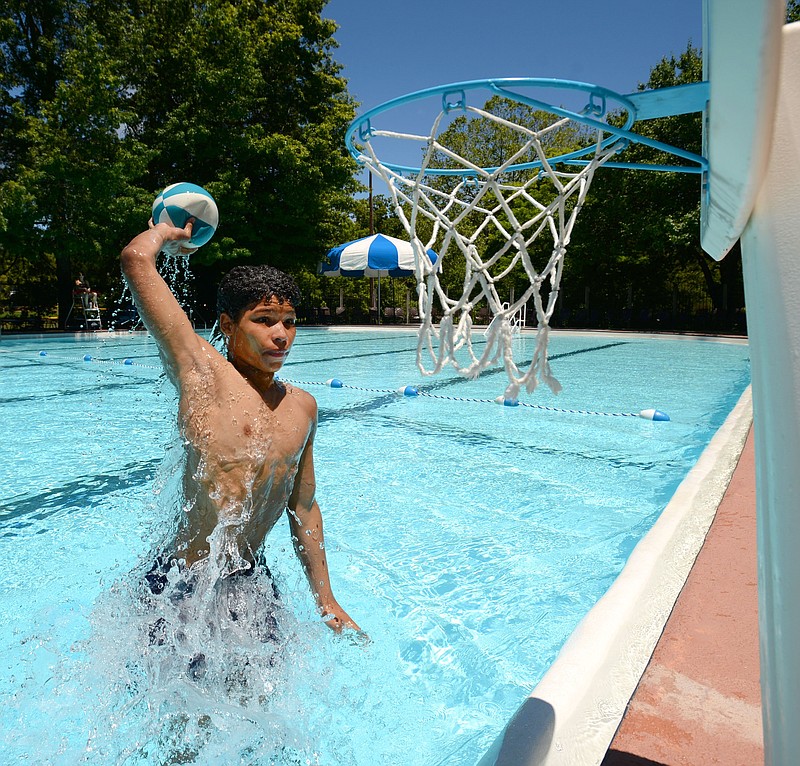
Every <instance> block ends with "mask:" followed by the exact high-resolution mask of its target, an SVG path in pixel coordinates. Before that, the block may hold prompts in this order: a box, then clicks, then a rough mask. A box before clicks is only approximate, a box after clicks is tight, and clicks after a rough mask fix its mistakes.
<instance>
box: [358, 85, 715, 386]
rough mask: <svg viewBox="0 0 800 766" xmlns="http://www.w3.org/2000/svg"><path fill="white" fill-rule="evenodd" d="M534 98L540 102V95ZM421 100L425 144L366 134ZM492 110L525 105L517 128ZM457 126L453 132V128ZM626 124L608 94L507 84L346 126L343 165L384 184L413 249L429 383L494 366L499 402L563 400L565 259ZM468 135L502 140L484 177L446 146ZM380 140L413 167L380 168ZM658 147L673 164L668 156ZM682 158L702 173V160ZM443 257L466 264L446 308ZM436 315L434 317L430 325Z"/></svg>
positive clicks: (448, 90)
mask: <svg viewBox="0 0 800 766" xmlns="http://www.w3.org/2000/svg"><path fill="white" fill-rule="evenodd" d="M554 89H555V90H558V91H559V92H560V94H561V95H562V96H564V95H565V94H566V96H569V97H570V98H572V100H573V101H575V100H576V98H577V105H576V106H575V107H574V108H570V107H568V106H556V105H555V104H554V103H553V102H554V101H555V99H554V98H552V97H551V95H550V94H551V93H552V91H553V90H554ZM475 91H483V92H484V93H487V92H488V94H489V95H490V96H499V97H500V99H492V100H491V101H488V102H486V103H482V105H481V106H475V105H472V104H470V103H469V97H470V96H472V97H473V100H474V97H475ZM542 91H544V92H545V93H546V97H545V98H542V97H541V96H540V95H539V93H541V92H542ZM425 99H429V100H430V99H436V108H435V109H434V110H433V114H434V117H433V121H432V125H431V129H430V131H429V132H428V134H427V135H418V134H414V133H411V132H402V131H388V130H381V129H378V128H376V127H375V125H374V121H375V118H376V117H378V116H379V115H382V114H383V113H385V112H388V111H392V110H397V109H398V108H400V107H402V106H404V105H406V104H409V103H411V102H418V101H422V100H425ZM483 100H485V96H484V99H483ZM493 103H494V104H495V105H498V106H499V107H502V106H503V105H508V104H514V105H522V111H521V113H522V112H524V116H525V117H526V119H524V120H523V119H515V116H516V115H509V114H503V113H502V112H503V109H502V108H494V107H493V106H492V104H493ZM454 118H461V120H462V122H461V123H460V124H459V123H454ZM635 119H636V106H635V105H634V103H633V101H632V99H630V98H629V97H626V96H622V95H620V94H618V93H615V92H613V91H610V90H608V89H606V88H601V87H598V86H595V85H589V84H587V83H578V82H572V81H567V80H541V79H532V78H515V79H505V80H476V81H471V82H465V83H456V84H453V85H443V86H440V87H437V88H430V89H428V90H423V91H419V92H417V93H412V94H410V95H408V96H404V97H402V98H399V99H394V100H393V101H389V102H387V103H385V104H383V105H381V106H379V107H376V108H375V109H372V110H370V111H369V112H367V113H366V114H364V115H363V116H362V117H361V118H359V119H358V120H356V121H355V122H354V123H353V124H352V125H351V126H350V128H349V130H348V133H347V137H346V142H347V146H348V148H349V150H350V152H351V154H352V155H353V156H354V157H355V158H356V159H357V160H358V161H359V162H360V163H362V164H363V165H365V166H366V167H368V168H369V169H370V171H372V172H374V173H376V174H377V175H378V176H379V177H380V178H382V179H383V181H384V183H385V184H386V185H387V187H388V189H389V192H390V195H391V199H392V205H393V207H394V211H395V214H396V215H397V216H398V217H399V218H400V220H401V222H402V224H403V226H404V228H405V229H406V232H407V233H408V235H409V237H410V239H411V244H412V246H413V248H414V252H415V260H416V280H417V294H418V298H419V313H420V320H421V325H420V330H419V338H418V344H417V364H418V366H419V369H420V371H421V372H422V373H423V374H426V375H433V374H436V373H438V372H440V371H441V370H442V369H443V368H444V367H445V366H447V365H451V366H452V367H453V368H454V369H455V370H456V371H457V372H458V373H460V374H461V375H464V376H465V377H469V378H474V377H477V376H478V375H479V374H480V373H481V371H483V370H485V369H486V368H488V367H489V366H490V365H492V364H494V363H496V362H497V361H498V360H499V359H502V363H503V366H504V368H505V371H506V375H507V377H508V386H507V388H506V391H505V397H506V398H507V399H516V398H517V396H518V394H519V391H520V389H522V388H525V389H526V390H527V391H528V392H529V393H531V392H532V391H533V390H534V389H535V388H536V386H537V385H538V383H539V382H544V383H546V384H547V385H548V386H549V387H550V388H551V389H552V390H553V391H554V392H558V391H559V390H560V388H561V386H560V384H559V383H558V381H557V380H556V379H555V377H554V376H553V374H552V372H551V370H550V364H549V362H548V357H547V344H548V338H549V332H550V320H551V317H552V315H553V311H554V309H555V305H556V301H557V298H558V294H559V288H560V283H561V273H562V269H563V263H564V255H565V253H566V249H567V246H568V244H569V241H570V237H571V235H572V230H573V227H574V225H575V221H576V218H577V216H578V213H579V212H580V209H581V206H582V205H583V202H584V200H585V199H586V194H587V193H588V191H589V187H590V185H591V181H592V178H593V176H594V173H595V171H596V170H597V168H599V167H601V166H602V165H604V164H606V163H608V162H609V161H610V160H611V158H612V157H614V155H616V154H617V153H618V152H619V151H621V150H622V149H624V148H625V147H626V146H627V145H628V144H629V143H630V141H631V140H640V137H638V136H636V134H633V133H631V132H630V128H631V126H632V125H633V123H634V121H635ZM475 124H480V125H481V126H484V127H487V128H488V130H489V131H494V133H495V134H496V135H498V136H500V135H502V137H503V140H504V143H505V146H506V151H505V153H504V156H502V157H501V158H500V159H499V161H497V162H496V164H493V165H491V166H486V165H485V164H481V163H480V161H476V160H474V159H473V160H471V159H469V158H465V157H463V156H462V155H461V154H460V153H459V151H458V150H457V147H456V146H454V145H453V143H454V141H453V140H452V139H453V138H454V136H457V135H458V133H457V132H456V133H454V132H453V129H452V126H453V125H457V126H459V127H460V128H463V127H464V126H468V125H475ZM465 129H468V128H465ZM448 131H449V132H448ZM448 139H450V145H448ZM387 141H391V142H395V141H406V142H409V141H410V142H415V143H416V144H418V145H419V147H420V151H421V154H422V160H421V162H420V164H419V165H418V166H409V165H404V164H398V163H396V162H392V161H390V160H389V159H387V158H385V157H384V158H379V156H378V149H377V147H376V144H377V143H379V142H384V143H386V142H387ZM650 143H656V142H650ZM659 148H663V149H666V150H667V151H672V152H673V153H677V154H681V152H680V150H675V149H674V148H673V147H667V146H665V145H659ZM682 156H684V157H685V158H688V159H691V160H695V161H698V162H699V164H700V165H701V166H702V158H699V157H697V156H696V155H691V154H689V153H682ZM659 169H665V168H659ZM698 170H699V169H698ZM548 235H549V237H550V239H549V240H548V239H547V237H548ZM545 241H546V242H547V245H546V247H545V251H549V256H548V257H547V259H546V261H545V263H544V265H542V266H541V267H539V268H537V266H536V265H535V263H534V256H535V255H536V250H537V249H538V250H539V251H541V250H542V247H543V242H545ZM550 243H551V244H550ZM451 246H452V249H453V250H455V251H458V252H459V253H460V254H461V256H462V257H463V259H464V268H465V273H464V283H463V290H462V293H461V295H460V296H458V297H455V298H451V297H449V296H448V295H447V293H446V291H445V290H444V289H443V288H442V285H441V283H440V268H439V266H441V265H442V264H443V263H444V268H445V269H446V268H447V264H446V262H445V258H446V256H447V253H448V250H449V249H451ZM430 249H434V250H435V251H436V252H437V253H438V254H439V263H438V264H437V265H436V267H434V264H432V263H431V262H430V259H429V257H428V255H427V251H428V250H430ZM515 270H516V271H517V272H518V273H519V272H520V270H521V271H523V272H524V274H525V276H526V278H527V281H528V287H527V288H526V289H525V290H523V291H522V292H521V294H520V295H519V296H518V297H517V298H516V299H511V300H504V299H503V298H501V297H500V295H499V293H498V287H499V286H500V285H502V283H503V280H504V279H506V278H507V277H508V276H509V275H510V274H511V273H512V272H514V271H515ZM531 299H533V302H534V306H535V311H536V321H537V336H536V346H535V350H534V354H533V357H532V359H531V360H530V362H529V363H527V364H520V363H518V362H517V361H515V360H514V354H513V338H514V335H515V333H514V330H515V326H516V322H515V317H517V316H518V314H519V312H520V311H521V309H522V308H523V307H525V306H526V305H527V303H528V302H529V301H530V300H531ZM478 303H481V304H484V303H485V305H486V306H488V308H489V311H490V312H491V314H492V319H491V321H490V323H489V326H488V328H487V330H486V332H485V333H483V334H482V335H481V336H480V342H481V344H483V343H485V346H484V348H483V350H482V352H479V351H478V349H477V348H476V347H475V346H473V339H472V311H473V310H474V309H475V308H476V305H477V304H478ZM437 314H439V315H440V317H441V318H440V320H439V323H438V326H437V325H436V323H435V322H434V317H435V316H436V315H437ZM476 343H477V341H476Z"/></svg>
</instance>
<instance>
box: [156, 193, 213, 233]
mask: <svg viewBox="0 0 800 766" xmlns="http://www.w3.org/2000/svg"><path fill="white" fill-rule="evenodd" d="M190 218H194V219H195V221H194V225H193V227H192V237H191V239H190V240H189V242H188V243H187V245H188V247H192V248H198V247H200V246H201V245H205V243H206V242H208V240H210V239H211V237H213V236H214V232H215V231H216V230H217V226H218V224H219V211H218V210H217V203H216V202H214V198H213V197H212V196H211V195H210V194H209V193H208V192H207V191H206V190H205V189H204V188H203V187H202V186H197V184H189V183H178V184H172V186H168V187H167V188H166V189H164V191H162V192H161V194H159V195H158V196H157V197H156V200H155V202H154V203H153V223H154V224H157V223H168V224H170V225H171V226H177V227H178V228H179V229H182V228H183V227H184V226H186V222H187V221H188V220H189V219H190Z"/></svg>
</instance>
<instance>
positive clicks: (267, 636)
mask: <svg viewBox="0 0 800 766" xmlns="http://www.w3.org/2000/svg"><path fill="white" fill-rule="evenodd" d="M175 566H178V578H177V579H175V580H174V581H173V582H172V583H170V577H169V572H170V570H171V569H172V568H173V567H175ZM256 571H259V572H263V573H264V574H265V575H266V577H267V579H268V581H269V583H270V585H271V587H272V596H273V603H271V604H268V605H266V608H265V611H264V613H262V614H260V615H259V617H260V620H259V625H258V629H257V635H258V637H259V638H260V640H261V641H262V642H264V643H272V644H276V645H277V644H278V643H279V631H278V622H277V619H276V618H275V615H274V613H273V610H274V607H275V605H276V603H277V602H279V601H280V593H279V591H278V588H277V586H276V585H275V580H274V579H273V577H272V573H271V572H270V570H269V568H268V567H267V566H266V564H264V563H263V562H261V561H259V562H258V565H257V567H250V568H248V569H242V570H239V571H236V572H234V573H233V574H230V575H228V576H227V577H225V578H223V580H224V581H227V583H230V584H231V585H233V584H234V583H235V582H236V581H237V580H239V579H242V578H250V577H252V576H253V575H254V574H255V573H256ZM183 575H186V576H183ZM144 581H145V583H146V585H147V588H148V590H149V591H150V592H151V593H152V594H153V595H154V596H160V595H162V594H163V593H164V591H166V590H167V587H168V586H170V591H169V598H170V601H172V602H173V603H176V602H180V601H183V599H185V598H188V597H190V596H191V595H192V593H193V592H194V589H195V583H196V578H195V577H194V576H193V574H192V572H191V570H185V569H182V568H181V567H180V565H177V564H176V563H175V561H174V560H171V559H169V558H167V557H165V556H158V557H157V558H156V560H155V562H154V563H153V566H152V567H150V569H149V570H148V571H147V573H146V574H145V575H144ZM235 603H236V602H235V600H234V601H233V602H229V604H228V606H227V615H228V618H229V619H230V620H231V622H238V621H239V612H238V610H237V607H236V606H235ZM149 639H150V645H151V646H163V645H164V644H165V643H166V640H167V621H166V619H165V618H164V617H158V618H157V619H156V621H155V622H154V623H153V624H152V625H151V626H150V630H149ZM204 663H205V657H204V656H203V654H197V655H196V656H195V657H193V658H192V660H191V661H190V664H189V671H190V673H191V674H192V675H195V676H196V675H198V674H199V673H200V672H202V668H203V666H204Z"/></svg>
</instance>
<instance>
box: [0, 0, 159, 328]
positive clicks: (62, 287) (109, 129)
mask: <svg viewBox="0 0 800 766" xmlns="http://www.w3.org/2000/svg"><path fill="white" fill-rule="evenodd" d="M119 83H120V78H119V75H118V70H117V67H116V65H115V62H114V61H113V59H111V58H110V57H109V56H108V55H106V51H105V49H104V46H103V44H102V34H101V33H100V31H99V27H98V24H97V20H96V18H95V17H94V14H93V11H92V6H91V5H88V4H82V3H78V4H68V3H65V2H61V0H35V1H34V2H27V1H26V2H24V3H23V2H19V0H11V2H10V3H9V4H8V5H7V6H6V11H5V14H4V17H3V18H2V20H0V94H2V95H0V99H1V100H2V108H1V109H0V133H1V134H2V136H3V138H2V150H3V162H2V164H0V269H2V272H3V273H4V275H5V279H6V280H7V281H9V282H11V281H13V282H16V283H17V284H18V287H20V290H19V292H24V285H25V284H28V285H29V284H30V283H29V282H28V280H29V278H30V274H31V273H35V274H37V275H38V276H39V279H38V284H37V294H38V301H39V304H40V306H44V305H47V304H48V303H49V304H50V305H52V304H54V303H55V302H56V300H58V303H59V309H60V312H59V313H60V320H61V324H62V326H63V323H64V319H65V317H66V314H67V312H68V311H69V308H70V306H71V297H72V291H71V287H72V283H73V279H74V277H75V275H76V272H77V271H79V270H86V271H87V272H89V271H91V270H92V269H94V270H95V271H96V270H97V269H98V268H99V269H101V270H103V271H106V272H107V268H108V267H107V262H105V263H104V262H103V261H104V259H103V256H104V255H105V254H106V253H107V252H110V251H111V250H113V249H114V248H116V241H117V238H118V234H117V232H118V230H119V229H120V228H121V227H123V226H124V225H125V224H126V223H129V217H128V215H127V209H128V207H129V205H128V204H127V201H126V191H127V183H126V181H125V180H124V179H125V178H126V177H129V176H131V175H134V174H138V173H140V172H141V171H142V169H143V167H144V163H143V157H144V152H143V149H142V147H140V146H138V145H137V144H135V143H134V142H124V141H123V140H122V139H121V137H120V136H119V135H118V128H119V125H120V124H121V123H122V122H123V121H124V120H125V119H126V112H125V110H124V101H123V99H122V98H121V93H120V89H119ZM53 267H55V269H54V270H55V273H53Z"/></svg>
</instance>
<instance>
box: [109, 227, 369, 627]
mask: <svg viewBox="0 0 800 766" xmlns="http://www.w3.org/2000/svg"><path fill="white" fill-rule="evenodd" d="M191 228H192V223H191V221H190V222H189V223H188V224H187V226H186V228H185V229H179V228H174V227H172V226H169V225H167V224H164V223H160V224H158V225H156V226H152V224H151V228H150V229H149V230H148V231H145V232H142V233H141V234H139V235H138V236H136V237H135V238H134V239H133V240H131V242H130V243H129V244H128V245H127V246H126V247H125V249H124V250H123V251H122V254H121V257H120V260H121V263H122V271H123V273H124V275H125V279H126V281H127V283H128V286H129V288H130V290H131V292H132V294H133V298H134V300H135V302H136V306H137V308H138V310H139V313H140V314H141V316H142V319H143V320H144V324H145V326H146V327H147V329H148V330H149V331H150V333H151V334H152V336H153V337H154V338H155V340H156V342H157V343H158V347H159V350H160V353H161V358H162V361H163V363H164V367H165V368H166V371H167V374H168V376H169V378H170V380H171V381H172V383H173V384H174V385H175V387H176V388H177V390H178V395H179V405H178V420H179V426H180V430H181V435H182V437H183V440H184V444H185V449H186V452H187V461H186V471H185V475H184V477H183V490H184V495H185V500H186V506H187V508H188V511H187V514H186V518H185V520H184V522H185V523H184V524H183V526H182V528H181V529H180V531H179V532H178V536H177V539H176V540H175V543H174V550H171V551H169V552H168V554H167V555H168V556H169V560H170V561H177V562H180V566H181V567H182V568H186V569H187V570H189V571H191V568H192V567H193V566H194V565H198V562H202V561H203V559H207V558H208V557H209V556H213V557H214V559H215V562H214V563H215V564H216V566H217V567H218V568H219V571H220V572H221V575H222V576H223V577H226V576H232V575H235V574H237V573H242V572H244V573H247V572H248V571H252V569H253V568H254V567H255V566H256V554H257V551H258V549H259V548H260V546H261V544H262V543H263V541H264V539H265V537H266V536H267V534H268V533H269V532H270V530H271V529H272V528H273V526H274V525H275V523H276V522H277V521H278V519H279V518H280V517H281V515H282V514H283V512H284V510H286V511H287V513H288V516H289V522H290V528H291V531H292V539H293V540H294V548H295V552H296V553H297V556H298V558H299V559H300V562H301V563H302V565H303V568H304V570H305V573H306V576H307V578H308V582H309V585H310V586H311V591H312V593H313V594H314V599H315V601H316V604H317V607H318V609H319V611H320V614H322V615H323V616H324V618H325V621H326V622H327V624H328V625H329V626H330V627H331V628H333V630H335V631H337V632H339V631H341V630H342V629H343V628H352V629H354V630H359V628H358V625H356V623H355V622H353V620H352V619H351V618H350V617H349V615H348V614H347V612H345V611H344V609H342V607H341V606H340V605H339V603H338V602H337V601H336V599H335V598H334V595H333V592H332V591H331V584H330V577H329V574H328V565H327V561H326V555H325V548H324V537H323V531H322V515H321V513H320V509H319V506H318V505H317V501H316V500H315V499H314V493H315V477H314V456H313V448H314V434H315V431H316V426H317V404H316V402H315V400H314V397H312V396H311V395H310V394H308V393H306V392H305V391H302V390H300V389H298V388H294V387H292V386H288V385H285V384H283V383H281V382H278V381H276V380H275V373H276V372H278V370H280V368H281V366H282V365H283V362H284V360H285V359H286V356H287V355H288V353H289V350H290V349H291V347H292V343H293V342H294V339H295V333H296V327H295V306H294V305H293V303H292V302H293V301H294V302H295V303H296V302H297V301H298V300H299V291H298V289H297V286H296V285H295V283H294V281H293V280H291V278H290V277H287V276H286V275H285V274H282V273H281V272H278V271H276V270H274V269H268V268H267V267H254V270H251V271H249V272H248V271H247V270H242V269H239V270H237V269H234V270H232V272H231V273H230V274H228V275H227V276H226V277H225V278H223V280H222V283H221V285H220V292H219V301H220V304H221V307H222V311H221V313H220V316H219V327H220V330H221V332H222V334H223V335H224V336H225V339H226V341H227V348H228V359H225V357H223V356H222V355H221V354H220V353H219V352H218V351H217V350H216V349H215V348H214V347H213V346H212V345H211V344H210V343H207V342H206V341H205V340H203V339H202V338H201V337H200V336H199V335H197V334H196V333H195V331H194V329H193V328H192V325H191V323H190V321H189V319H188V317H187V316H186V314H185V313H184V311H183V309H181V307H180V305H179V304H178V302H177V300H176V299H175V297H174V296H173V294H172V292H171V291H170V289H169V287H168V286H167V284H166V283H165V282H164V280H163V279H162V278H161V276H160V274H159V273H158V271H157V270H156V256H157V255H158V253H159V251H161V250H165V249H166V250H167V251H170V250H171V251H172V252H176V251H179V250H180V249H181V248H182V245H181V243H182V242H186V241H187V240H188V239H189V237H190V236H191ZM184 252H189V249H188V248H187V249H186V250H184ZM237 272H238V274H237ZM243 275H244V276H248V275H249V280H248V281H247V282H245V283H243V282H242V277H243ZM226 282H227V284H228V289H227V290H226ZM237 303H238V305H235V304H237ZM205 563H208V562H205ZM199 565H200V566H202V563H200V564H199ZM162 587H163V586H162Z"/></svg>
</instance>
